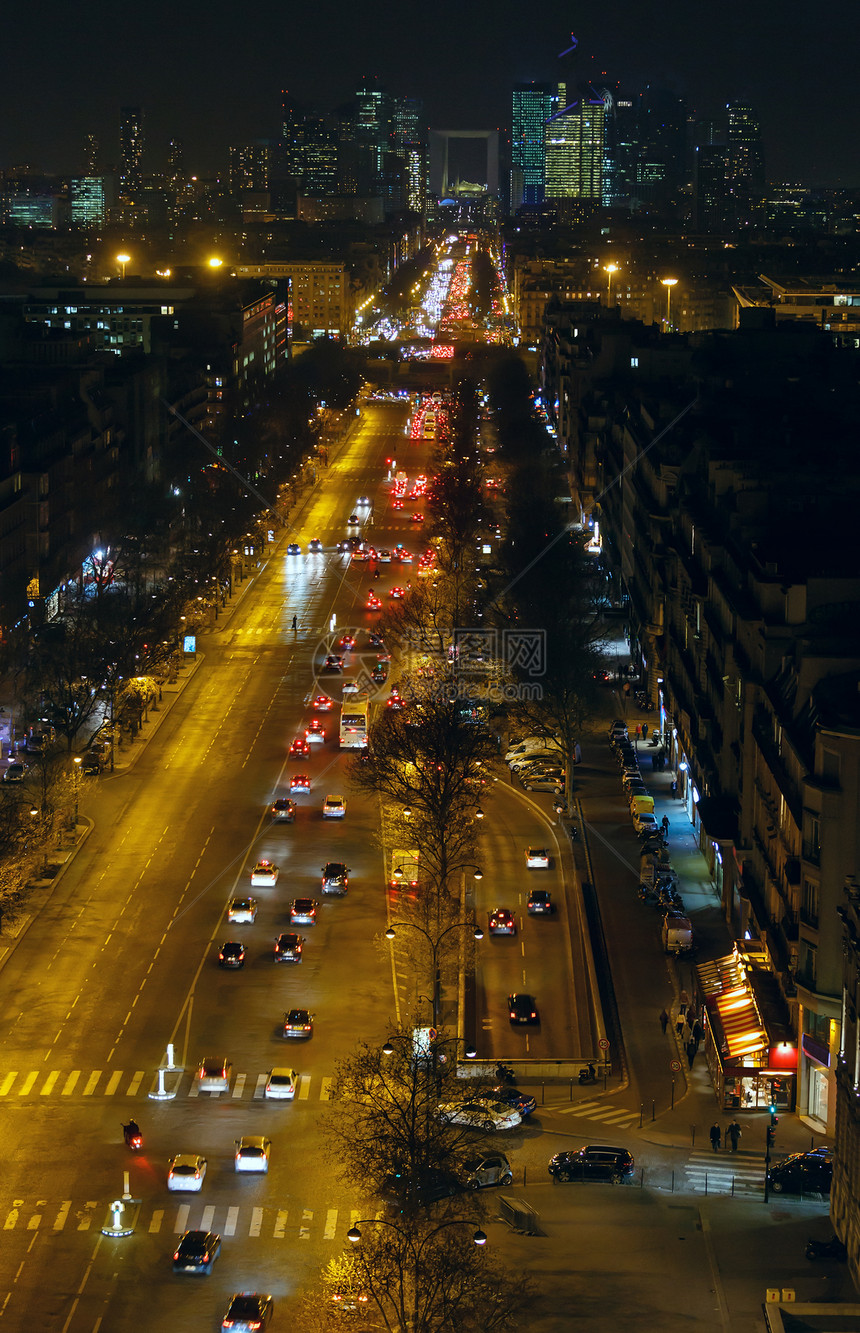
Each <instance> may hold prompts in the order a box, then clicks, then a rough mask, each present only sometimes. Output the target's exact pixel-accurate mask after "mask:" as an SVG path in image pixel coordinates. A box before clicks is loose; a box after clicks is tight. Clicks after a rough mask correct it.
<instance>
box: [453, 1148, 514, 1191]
mask: <svg viewBox="0 0 860 1333" xmlns="http://www.w3.org/2000/svg"><path fill="white" fill-rule="evenodd" d="M463 1169H464V1171H465V1173H466V1184H467V1186H468V1187H469V1189H473V1190H477V1189H484V1188H485V1187H486V1186H487V1185H510V1183H511V1181H512V1180H513V1178H514V1173H513V1171H512V1170H511V1164H510V1162H509V1161H508V1159H507V1157H506V1156H505V1154H504V1153H502V1152H499V1153H490V1154H489V1155H487V1156H484V1157H473V1158H472V1159H471V1161H468V1162H464V1163H463Z"/></svg>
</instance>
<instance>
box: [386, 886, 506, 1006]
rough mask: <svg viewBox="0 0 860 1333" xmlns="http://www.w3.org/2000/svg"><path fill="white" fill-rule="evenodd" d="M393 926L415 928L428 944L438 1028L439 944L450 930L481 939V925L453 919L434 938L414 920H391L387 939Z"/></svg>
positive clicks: (440, 979) (389, 937)
mask: <svg viewBox="0 0 860 1333" xmlns="http://www.w3.org/2000/svg"><path fill="white" fill-rule="evenodd" d="M475 878H476V879H481V878H482V876H481V872H480V871H476V872H475ZM395 926H400V927H402V928H405V929H407V930H417V931H418V934H419V935H423V936H424V938H425V940H426V941H427V943H428V944H429V945H430V952H431V955H432V958H433V1026H434V1028H438V1026H439V1009H440V1007H441V1002H442V975H441V969H440V967H439V946H440V945H441V943H442V941H443V940H444V938H445V936H446V935H450V934H451V931H452V930H471V931H472V934H473V936H474V938H475V939H476V940H482V939H483V938H484V932H483V931H482V930H481V927H480V926H476V925H475V923H474V922H473V921H455V922H454V923H453V924H452V925H450V926H447V927H446V929H445V930H443V931H442V933H441V935H438V936H436V938H435V939H434V937H433V936H432V935H431V934H430V931H429V930H425V929H424V927H423V926H419V925H416V923H415V922H414V921H392V923H391V925H390V926H389V927H388V929H387V930H386V932H385V938H386V939H387V940H393V939H394V938H395V937H396V935H397V931H396V930H395V929H394V927H395Z"/></svg>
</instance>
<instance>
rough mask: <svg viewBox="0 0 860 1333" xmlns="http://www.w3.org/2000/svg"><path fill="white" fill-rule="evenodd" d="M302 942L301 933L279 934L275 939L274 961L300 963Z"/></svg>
mask: <svg viewBox="0 0 860 1333" xmlns="http://www.w3.org/2000/svg"><path fill="white" fill-rule="evenodd" d="M303 944H304V940H303V939H302V937H301V935H289V934H288V935H279V936H278V938H277V939H276V940H275V962H276V963H300V962H301V961H302V945H303Z"/></svg>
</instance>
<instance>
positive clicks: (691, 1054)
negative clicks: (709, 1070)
mask: <svg viewBox="0 0 860 1333" xmlns="http://www.w3.org/2000/svg"><path fill="white" fill-rule="evenodd" d="M698 1049H699V1048H698V1046H697V1045H696V1043H695V1042H694V1041H688V1042H687V1064H688V1065H689V1067H690V1069H692V1068H693V1061H694V1060H695V1058H696V1051H697V1050H698Z"/></svg>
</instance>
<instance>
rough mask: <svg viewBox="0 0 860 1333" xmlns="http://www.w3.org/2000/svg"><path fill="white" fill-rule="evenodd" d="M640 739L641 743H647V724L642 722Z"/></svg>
mask: <svg viewBox="0 0 860 1333" xmlns="http://www.w3.org/2000/svg"><path fill="white" fill-rule="evenodd" d="M642 739H643V741H647V739H648V723H647V722H643V723H642Z"/></svg>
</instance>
